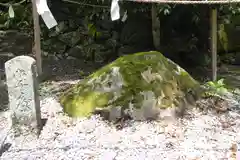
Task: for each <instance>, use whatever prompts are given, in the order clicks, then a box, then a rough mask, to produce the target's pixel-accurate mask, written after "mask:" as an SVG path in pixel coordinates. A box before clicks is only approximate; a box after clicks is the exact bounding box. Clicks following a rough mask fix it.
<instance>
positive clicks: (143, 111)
mask: <svg viewBox="0 0 240 160" xmlns="http://www.w3.org/2000/svg"><path fill="white" fill-rule="evenodd" d="M198 87H199V83H198V82H197V81H195V80H194V79H193V78H192V77H191V76H190V75H189V74H188V73H187V72H186V71H185V70H183V69H182V68H180V67H179V66H178V65H177V64H175V63H174V62H172V61H171V60H169V59H167V58H166V57H164V56H163V55H162V54H161V53H159V52H155V51H152V52H141V53H136V54H133V55H126V56H123V57H120V58H118V59H117V60H115V61H114V62H112V63H111V64H109V65H106V66H105V67H103V68H101V69H99V70H98V71H96V72H95V73H93V74H91V75H90V76H88V77H87V78H86V79H84V80H82V81H81V82H79V83H78V84H76V85H75V86H74V87H73V88H71V89H69V90H67V91H66V92H65V93H64V94H63V95H62V96H61V97H60V101H61V104H62V106H63V108H64V112H66V113H67V114H68V115H69V116H73V117H79V116H90V115H91V114H92V113H93V112H95V111H96V110H99V109H100V110H108V111H109V112H110V116H112V117H114V118H116V117H119V116H122V113H127V114H128V115H130V116H131V117H132V118H134V119H139V120H142V119H147V118H157V117H158V115H159V111H160V110H161V109H164V108H169V107H171V108H172V107H178V106H179V105H181V103H182V102H183V101H184V100H185V98H186V93H188V92H189V91H192V93H195V89H196V88H198Z"/></svg>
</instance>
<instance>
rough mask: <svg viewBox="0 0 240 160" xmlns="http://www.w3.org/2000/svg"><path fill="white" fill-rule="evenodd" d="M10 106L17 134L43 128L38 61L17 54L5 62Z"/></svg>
mask: <svg viewBox="0 0 240 160" xmlns="http://www.w3.org/2000/svg"><path fill="white" fill-rule="evenodd" d="M5 73H6V80H7V87H8V97H9V108H10V112H11V120H12V129H13V130H14V133H15V135H19V134H25V133H32V132H34V133H36V134H39V132H40V130H41V128H42V121H41V111H40V100H39V94H38V87H39V84H38V80H37V70H36V61H35V60H34V59H33V58H32V57H29V56H17V57H15V58H13V59H10V60H8V61H7V62H6V63H5Z"/></svg>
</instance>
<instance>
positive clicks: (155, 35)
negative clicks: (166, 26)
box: [152, 4, 160, 50]
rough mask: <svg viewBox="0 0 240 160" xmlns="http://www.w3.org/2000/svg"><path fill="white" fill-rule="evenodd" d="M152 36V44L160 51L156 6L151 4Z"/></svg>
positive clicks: (158, 21)
mask: <svg viewBox="0 0 240 160" xmlns="http://www.w3.org/2000/svg"><path fill="white" fill-rule="evenodd" d="M152 35H153V44H154V47H155V49H156V50H159V49H160V20H159V17H158V15H157V6H156V4H152Z"/></svg>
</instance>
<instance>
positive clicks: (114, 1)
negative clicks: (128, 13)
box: [111, 0, 120, 21]
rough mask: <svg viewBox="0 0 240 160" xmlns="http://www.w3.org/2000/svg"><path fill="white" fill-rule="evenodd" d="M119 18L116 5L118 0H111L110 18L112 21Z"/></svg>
mask: <svg viewBox="0 0 240 160" xmlns="http://www.w3.org/2000/svg"><path fill="white" fill-rule="evenodd" d="M119 18H120V7H119V5H118V0H112V4H111V19H112V21H115V20H118V19H119Z"/></svg>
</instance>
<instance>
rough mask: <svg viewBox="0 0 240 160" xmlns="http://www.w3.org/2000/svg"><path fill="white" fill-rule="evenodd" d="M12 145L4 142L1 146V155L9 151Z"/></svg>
mask: <svg viewBox="0 0 240 160" xmlns="http://www.w3.org/2000/svg"><path fill="white" fill-rule="evenodd" d="M11 146H12V144H11V143H6V144H3V146H2V147H1V148H0V157H1V156H2V154H3V153H4V152H6V151H8V150H9V148H10V147H11Z"/></svg>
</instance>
